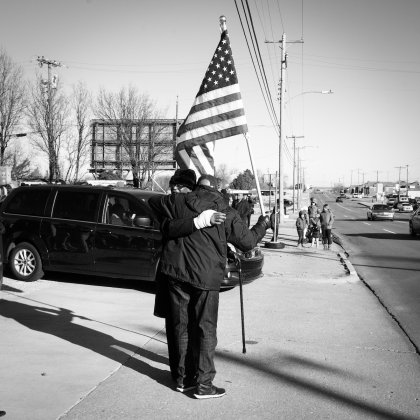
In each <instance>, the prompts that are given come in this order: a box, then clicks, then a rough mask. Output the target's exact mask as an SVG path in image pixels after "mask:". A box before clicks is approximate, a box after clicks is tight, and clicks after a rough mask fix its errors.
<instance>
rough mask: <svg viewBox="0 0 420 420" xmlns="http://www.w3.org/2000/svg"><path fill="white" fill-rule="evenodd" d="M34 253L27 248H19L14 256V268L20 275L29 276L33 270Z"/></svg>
mask: <svg viewBox="0 0 420 420" xmlns="http://www.w3.org/2000/svg"><path fill="white" fill-rule="evenodd" d="M35 264H36V263H35V255H34V254H33V253H32V252H31V251H29V250H28V249H21V250H20V251H19V252H18V253H17V254H16V256H15V260H14V266H15V270H16V271H17V272H18V273H19V274H20V275H21V276H25V277H27V276H30V275H31V274H32V273H33V272H34V271H35Z"/></svg>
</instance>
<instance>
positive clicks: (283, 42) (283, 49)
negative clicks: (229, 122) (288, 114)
mask: <svg viewBox="0 0 420 420" xmlns="http://www.w3.org/2000/svg"><path fill="white" fill-rule="evenodd" d="M273 42H275V43H280V44H281V46H280V49H281V71H280V118H279V205H280V211H279V215H280V217H279V223H280V224H283V223H284V211H283V200H284V193H283V177H284V170H283V169H284V168H283V166H284V165H283V143H284V131H285V130H284V121H283V120H284V102H285V97H284V96H285V91H286V82H285V79H286V68H287V53H286V45H287V44H302V43H303V39H300V40H298V41H289V42H286V34H285V33H283V36H282V38H281V41H266V43H273ZM275 240H277V238H275Z"/></svg>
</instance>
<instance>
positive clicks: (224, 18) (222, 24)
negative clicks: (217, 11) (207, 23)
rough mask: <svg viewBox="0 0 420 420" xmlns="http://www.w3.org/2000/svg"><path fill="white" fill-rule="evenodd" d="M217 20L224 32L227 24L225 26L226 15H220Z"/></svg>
mask: <svg viewBox="0 0 420 420" xmlns="http://www.w3.org/2000/svg"><path fill="white" fill-rule="evenodd" d="M219 22H220V31H221V32H224V31H226V30H227V26H226V16H224V15H222V16H220V18H219Z"/></svg>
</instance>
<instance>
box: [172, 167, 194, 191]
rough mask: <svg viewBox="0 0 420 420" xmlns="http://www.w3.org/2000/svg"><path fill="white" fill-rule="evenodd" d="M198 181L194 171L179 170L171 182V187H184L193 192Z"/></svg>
mask: <svg viewBox="0 0 420 420" xmlns="http://www.w3.org/2000/svg"><path fill="white" fill-rule="evenodd" d="M196 180H197V176H196V174H195V172H194V171H193V170H192V169H177V170H176V171H175V173H174V175H173V176H172V178H171V179H170V180H169V185H182V186H184V187H187V188H189V189H190V190H192V189H193V188H194V187H195V183H196Z"/></svg>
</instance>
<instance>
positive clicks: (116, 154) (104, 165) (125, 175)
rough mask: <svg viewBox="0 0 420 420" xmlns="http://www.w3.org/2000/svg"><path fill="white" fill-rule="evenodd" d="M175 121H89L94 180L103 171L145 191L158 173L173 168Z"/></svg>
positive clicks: (178, 121) (179, 121) (177, 121)
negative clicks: (113, 174)
mask: <svg viewBox="0 0 420 420" xmlns="http://www.w3.org/2000/svg"><path fill="white" fill-rule="evenodd" d="M180 123H182V121H181V120H176V119H156V120H92V121H91V135H92V140H91V167H90V170H89V172H91V173H92V174H94V176H95V178H96V177H97V176H98V175H99V174H100V173H101V172H103V171H110V172H113V173H115V174H118V175H119V176H120V177H121V178H122V179H125V180H127V181H128V182H130V183H131V182H132V183H133V184H134V185H135V186H140V187H145V186H146V185H147V184H148V183H149V182H151V181H150V180H151V178H152V177H153V175H154V174H155V173H156V172H157V171H159V172H160V171H173V170H174V169H175V167H176V164H175V159H174V152H175V145H176V130H177V124H180Z"/></svg>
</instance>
